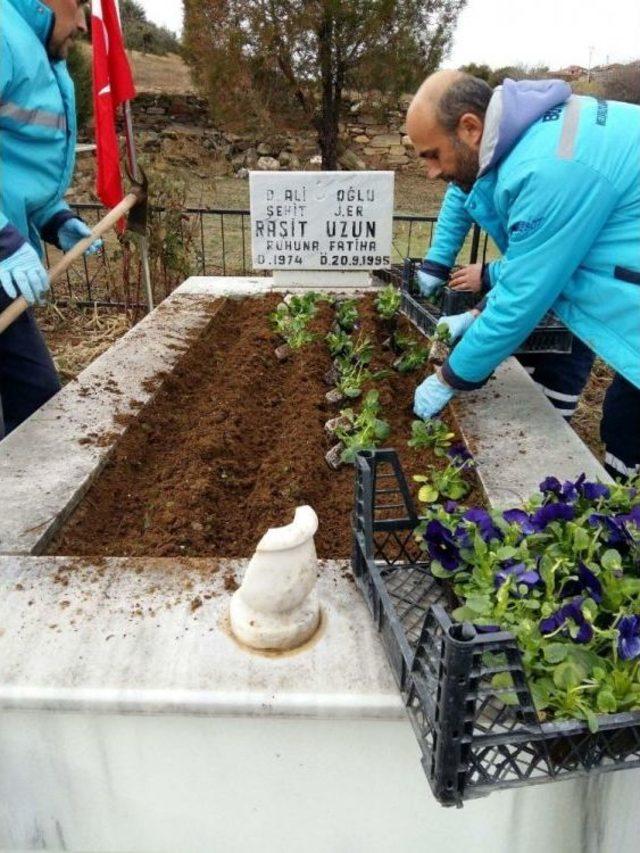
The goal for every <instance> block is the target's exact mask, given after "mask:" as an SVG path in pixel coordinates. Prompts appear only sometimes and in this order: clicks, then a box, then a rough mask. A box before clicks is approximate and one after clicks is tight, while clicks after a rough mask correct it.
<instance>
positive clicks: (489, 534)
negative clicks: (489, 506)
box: [462, 508, 502, 542]
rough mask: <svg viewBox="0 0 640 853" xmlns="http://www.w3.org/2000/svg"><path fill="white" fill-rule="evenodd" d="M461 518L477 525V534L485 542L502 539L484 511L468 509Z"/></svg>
mask: <svg viewBox="0 0 640 853" xmlns="http://www.w3.org/2000/svg"><path fill="white" fill-rule="evenodd" d="M462 517H463V518H464V519H465V521H471V522H473V524H475V525H477V527H478V532H479V533H480V536H481V537H482V539H483V540H484V541H485V542H490V541H491V540H492V539H502V534H501V533H500V531H499V530H498V528H497V527H496V526H495V524H494V523H493V519H492V518H491V516H490V515H489V513H488V512H487V511H486V509H478V508H475V509H468V510H467V511H466V512H465V513H464V514H463V516H462Z"/></svg>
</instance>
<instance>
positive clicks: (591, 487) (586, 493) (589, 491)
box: [582, 483, 611, 501]
mask: <svg viewBox="0 0 640 853" xmlns="http://www.w3.org/2000/svg"><path fill="white" fill-rule="evenodd" d="M610 494H611V491H610V490H609V487H608V486H605V485H604V483H584V485H583V486H582V497H584V498H586V499H587V500H588V501H597V500H599V499H600V498H608V497H609V495H610Z"/></svg>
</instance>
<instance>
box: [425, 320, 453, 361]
mask: <svg viewBox="0 0 640 853" xmlns="http://www.w3.org/2000/svg"><path fill="white" fill-rule="evenodd" d="M450 347H451V331H450V329H449V326H448V325H447V324H446V323H438V325H437V326H436V330H435V332H434V335H433V339H432V343H431V349H430V351H429V361H430V362H431V363H432V364H437V365H440V364H443V363H444V361H445V360H446V358H447V356H448V355H449V348H450Z"/></svg>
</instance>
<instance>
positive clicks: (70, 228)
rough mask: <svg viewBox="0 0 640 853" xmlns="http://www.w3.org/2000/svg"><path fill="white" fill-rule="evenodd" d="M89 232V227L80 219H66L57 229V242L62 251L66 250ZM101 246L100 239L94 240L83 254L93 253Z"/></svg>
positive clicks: (71, 247)
mask: <svg viewBox="0 0 640 853" xmlns="http://www.w3.org/2000/svg"><path fill="white" fill-rule="evenodd" d="M89 234H91V229H90V228H89V227H88V226H87V225H85V224H84V222H83V221H82V220H81V219H68V220H67V221H66V222H65V223H64V225H61V226H60V228H59V229H58V243H59V244H60V248H61V249H62V251H63V252H68V251H70V250H71V249H73V247H74V246H75V244H76V243H77V242H78V241H79V240H82V239H83V237H88V236H89ZM102 246H103V242H102V240H94V242H93V243H92V244H91V245H90V246H89V248H88V249H87V251H86V252H85V255H95V253H96V252H99V251H100V249H101V248H102Z"/></svg>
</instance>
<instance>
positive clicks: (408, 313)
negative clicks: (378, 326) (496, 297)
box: [400, 258, 573, 355]
mask: <svg viewBox="0 0 640 853" xmlns="http://www.w3.org/2000/svg"><path fill="white" fill-rule="evenodd" d="M421 262H422V259H420V258H405V262H404V268H403V274H402V286H401V288H402V304H401V307H400V310H401V312H402V313H403V314H404V315H405V317H407V318H408V319H409V320H410V321H411V322H412V323H413V325H414V326H416V328H417V329H419V330H420V331H421V332H422V333H423V334H424V335H426V336H427V337H431V335H432V334H433V332H434V330H435V328H436V326H437V325H438V323H439V322H440V318H441V317H443V316H445V315H450V314H460V313H462V312H463V311H468V310H469V309H470V308H473V307H474V306H475V305H476V304H477V303H478V302H479V301H480V299H481V296H479V295H478V294H475V293H464V292H459V291H455V290H452V289H451V288H449V287H447V286H445V287H444V288H442V290H441V293H440V295H439V296H438V297H437V298H436V300H434V301H431V300H427V299H424V298H423V297H422V296H421V295H420V292H419V291H418V289H417V287H416V286H415V284H414V280H415V273H416V270H417V268H418V267H419V266H420V264H421ZM572 343H573V336H572V334H571V332H570V331H569V330H568V329H567V328H566V326H564V325H563V324H562V323H561V322H560V320H558V318H557V317H556V316H555V314H553V313H552V312H551V311H550V312H549V313H548V314H546V315H545V317H543V319H542V320H541V321H540V323H539V324H538V325H537V326H536V328H535V329H534V331H533V332H532V333H531V334H530V335H529V337H528V338H527V339H526V341H525V342H524V343H523V344H522V345H521V346H520V347H518V349H517V350H516V353H518V354H520V355H524V354H530V353H570V352H571V346H572Z"/></svg>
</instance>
